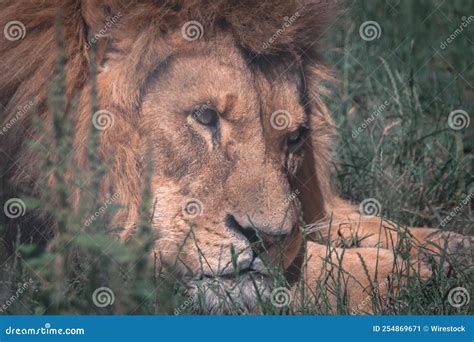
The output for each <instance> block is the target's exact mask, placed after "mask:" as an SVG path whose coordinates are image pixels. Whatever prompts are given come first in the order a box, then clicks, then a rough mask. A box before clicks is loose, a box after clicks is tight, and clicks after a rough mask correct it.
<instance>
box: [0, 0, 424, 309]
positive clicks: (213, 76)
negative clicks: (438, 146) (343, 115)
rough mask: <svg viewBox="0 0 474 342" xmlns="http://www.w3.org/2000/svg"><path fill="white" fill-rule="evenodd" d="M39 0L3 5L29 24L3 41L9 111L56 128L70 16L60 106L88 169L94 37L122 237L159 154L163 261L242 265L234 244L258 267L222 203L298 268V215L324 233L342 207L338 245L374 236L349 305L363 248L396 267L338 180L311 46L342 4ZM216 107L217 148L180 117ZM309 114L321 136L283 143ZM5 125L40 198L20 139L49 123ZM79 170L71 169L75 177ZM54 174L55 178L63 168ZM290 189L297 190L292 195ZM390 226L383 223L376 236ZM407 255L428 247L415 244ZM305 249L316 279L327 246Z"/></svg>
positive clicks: (156, 178) (268, 255) (205, 269)
mask: <svg viewBox="0 0 474 342" xmlns="http://www.w3.org/2000/svg"><path fill="white" fill-rule="evenodd" d="M39 3H40V4H38V6H34V5H32V2H31V1H30V0H4V1H2V10H1V16H0V26H1V27H3V26H4V25H5V24H6V23H7V22H8V21H11V20H19V21H21V22H22V23H24V24H25V26H26V37H25V39H23V40H20V41H14V42H10V41H2V44H1V45H0V58H1V59H2V63H0V75H1V76H0V80H1V82H0V103H1V104H2V105H3V106H4V107H5V108H6V110H5V114H4V116H2V121H4V122H6V121H7V120H8V119H9V117H10V115H11V113H13V112H14V111H15V108H16V107H17V106H19V105H21V104H23V103H27V102H28V101H30V100H34V102H35V103H36V105H37V108H38V110H39V115H40V117H41V118H42V119H43V120H44V123H45V124H46V127H47V129H48V130H49V131H51V125H52V115H51V113H50V112H49V111H48V106H47V101H46V99H47V89H48V84H49V83H50V81H51V77H52V75H53V74H54V65H55V61H56V58H57V55H58V49H57V44H56V40H55V36H56V29H55V20H56V18H61V23H62V25H61V27H62V34H63V36H64V47H65V54H66V58H67V62H66V71H67V78H66V83H67V84H66V108H65V111H66V113H67V114H66V115H67V119H69V120H71V122H73V124H74V127H75V136H74V140H75V151H74V157H75V160H76V162H77V165H78V166H79V170H81V169H85V168H86V165H87V161H86V160H87V159H86V156H85V137H87V136H88V132H89V129H90V127H91V120H92V114H93V113H92V112H91V103H92V102H91V101H92V100H91V98H90V94H91V92H92V83H91V76H90V72H89V70H90V62H91V61H90V59H91V55H90V50H89V49H88V48H87V47H88V46H89V45H93V49H94V51H95V52H96V61H97V63H98V65H99V66H100V69H99V73H98V75H97V89H98V95H99V96H98V97H99V105H98V108H97V109H102V110H108V111H110V112H111V113H113V115H114V122H115V123H114V126H113V127H112V128H110V129H106V130H104V131H102V132H101V140H100V157H101V158H102V159H103V160H104V161H105V160H107V159H108V158H107V157H108V156H114V158H113V160H112V161H111V162H110V164H109V172H108V174H107V175H106V177H105V184H104V185H103V189H102V190H103V193H104V197H107V196H110V194H111V193H118V194H119V199H118V202H120V203H122V204H124V205H126V209H124V210H121V211H120V212H119V213H118V214H117V215H116V216H115V218H114V220H115V222H116V223H117V225H121V226H124V227H125V228H126V230H125V232H124V233H123V234H121V237H122V238H123V239H124V240H125V241H126V240H128V239H132V238H133V234H134V227H135V225H136V224H137V221H138V217H139V206H140V198H141V191H142V188H143V186H144V184H143V175H144V172H145V165H146V164H147V161H148V160H147V159H148V158H151V159H152V164H153V166H154V168H153V175H152V179H151V190H152V194H153V199H154V201H155V202H156V209H155V211H154V212H153V213H152V214H153V226H154V228H155V229H156V230H157V231H159V233H160V239H158V240H157V241H156V244H155V249H156V251H157V252H158V253H159V254H160V256H161V258H160V260H162V262H163V263H164V264H166V265H168V266H173V267H176V268H177V269H178V270H179V272H180V273H181V274H182V275H185V274H189V273H190V274H191V275H196V274H199V273H203V274H206V275H210V274H212V275H216V276H219V275H223V274H231V273H232V272H234V271H235V270H234V266H233V264H232V263H231V258H232V255H231V246H232V248H234V250H235V251H236V253H237V254H238V260H237V261H238V263H240V267H242V268H246V267H249V266H250V262H251V261H252V258H253V254H252V250H251V248H250V247H251V246H250V243H249V241H248V240H247V239H245V238H244V237H243V236H242V235H239V234H238V233H236V232H235V230H232V229H230V228H229V225H228V222H227V221H226V220H225V218H226V217H227V215H232V217H233V218H234V219H235V220H236V222H237V223H238V224H240V226H242V227H243V228H245V229H250V228H249V227H250V226H255V227H256V228H257V230H258V231H259V232H260V233H261V234H262V236H263V238H262V239H263V240H264V241H265V242H266V244H267V247H268V248H267V249H268V250H267V251H266V252H265V253H262V256H261V257H262V259H266V260H271V261H273V262H276V263H280V264H281V265H283V267H284V268H286V269H288V270H290V269H292V267H293V268H294V267H295V262H296V259H297V257H298V255H300V253H301V251H302V248H303V247H302V246H303V243H302V241H303V238H302V235H303V233H302V232H301V231H300V230H298V228H297V227H298V226H300V222H299V217H300V213H304V219H305V221H306V223H314V222H317V223H318V225H319V226H320V227H321V225H322V226H323V228H324V229H322V232H323V233H324V234H323V235H325V237H326V238H327V237H329V233H330V230H329V229H328V227H329V224H328V222H329V219H330V218H332V219H333V220H334V223H335V225H334V226H335V229H334V230H332V231H331V234H332V238H333V240H335V242H336V243H337V242H338V241H339V242H341V241H340V240H341V239H342V240H343V239H344V236H346V237H350V236H351V235H353V234H354V231H355V230H357V231H358V232H360V231H362V233H363V234H368V235H370V236H371V237H370V238H369V239H367V240H365V241H366V242H365V243H366V246H365V248H360V249H353V250H347V252H346V256H345V259H344V266H345V268H346V269H347V271H348V272H350V273H352V278H351V279H353V280H351V281H349V283H348V291H349V292H350V294H351V298H353V299H354V301H353V302H355V303H357V302H361V301H363V299H364V296H366V292H364V291H366V289H367V287H368V283H367V280H364V279H366V276H365V274H364V270H363V267H362V263H361V258H360V257H359V255H360V256H361V257H362V258H363V259H364V260H366V261H367V264H368V267H369V271H370V272H371V273H372V274H373V273H375V265H376V259H377V256H378V257H379V258H380V260H381V261H380V265H381V266H380V269H379V270H378V272H379V276H380V277H381V279H385V278H387V277H388V276H389V274H390V273H391V271H392V266H393V264H394V262H395V263H396V262H397V261H396V260H394V256H393V253H392V252H391V251H390V250H389V249H383V250H378V249H377V248H370V247H375V246H377V245H378V244H379V243H380V240H379V231H380V224H381V222H379V221H380V220H379V219H376V218H364V217H360V216H359V215H358V214H356V213H355V210H354V208H353V207H352V206H351V205H350V204H348V203H346V202H344V201H342V200H340V199H339V198H338V197H337V196H335V195H334V194H333V192H332V190H331V186H330V163H331V159H332V150H331V147H332V138H333V135H334V125H333V122H332V119H331V117H330V115H329V113H328V110H327V108H326V106H325V105H324V102H323V100H322V98H321V96H322V95H323V94H324V92H325V89H324V87H323V86H322V84H323V83H324V82H326V81H328V80H331V76H330V73H329V72H328V71H327V70H326V69H325V68H324V67H323V66H322V64H321V62H320V60H319V58H318V57H317V54H315V53H314V52H312V51H313V50H314V49H313V48H314V43H315V41H316V40H317V37H318V35H319V33H320V32H321V29H322V28H323V27H324V23H325V21H324V19H325V18H327V16H328V13H329V12H330V10H331V7H333V6H332V5H331V3H333V2H332V1H304V2H298V1H287V0H282V1H223V0H219V1H206V0H199V1H198V0H195V1H117V0H106V1H94V0H83V1H79V0H76V1H73V0H67V1H51V0H49V1H48V0H45V1H43V2H39ZM119 14H120V15H119ZM295 14H298V15H297V16H296V20H295V21H294V22H293V23H292V24H291V25H289V26H288V27H285V30H284V32H283V33H282V34H280V35H279V36H278V37H277V38H276V39H275V40H274V42H272V43H271V44H267V45H264V44H263V43H264V42H265V41H267V40H268V39H269V38H270V37H272V36H273V35H274V34H275V33H276V32H277V31H278V30H279V29H281V28H282V25H283V23H284V22H285V20H286V19H285V17H290V16H293V15H295ZM117 15H119V19H118V20H117V22H116V23H114V25H112V26H111V27H110V28H108V29H107V31H106V35H105V36H102V37H100V38H99V39H98V41H97V42H95V43H94V44H91V43H90V39H91V37H93V36H94V34H95V33H97V32H99V31H100V30H101V29H102V28H103V27H104V25H105V22H106V21H107V18H110V17H113V16H117ZM190 20H195V21H198V22H200V23H202V25H203V37H202V38H201V39H198V40H195V41H192V42H190V41H188V40H186V39H183V34H182V31H181V29H182V27H183V25H184V24H185V23H186V22H188V21H190ZM302 52H304V53H302ZM75 96H76V97H77V98H78V100H79V106H78V107H79V109H78V111H76V112H74V111H72V110H71V104H72V101H73V98H74V97H75ZM206 103H210V106H212V107H213V108H214V109H215V110H216V111H218V112H219V113H220V114H221V118H220V136H219V143H218V144H216V143H215V142H214V141H213V137H212V136H211V134H210V133H209V131H208V129H207V128H206V127H203V126H202V125H200V124H198V123H197V122H196V121H195V120H194V119H193V118H192V117H190V116H189V115H188V116H187V115H186V114H185V113H187V112H188V111H190V110H193V108H196V106H199V105H203V104H206ZM277 110H286V111H288V112H289V113H291V119H292V123H291V125H290V126H289V127H287V128H286V129H284V130H275V129H274V128H272V127H271V125H270V120H271V114H272V113H274V112H275V111H277ZM301 125H308V126H309V127H311V128H312V133H311V136H310V139H308V140H306V142H305V143H304V146H302V148H301V149H300V150H299V151H298V152H297V153H296V152H295V153H287V149H286V145H285V144H286V139H287V137H288V136H289V134H291V133H293V132H295V131H296V130H297V129H298V127H299V126H301ZM8 134H9V137H10V138H9V139H8V140H6V139H2V140H1V149H2V151H3V152H4V153H5V154H6V155H7V156H9V158H11V159H12V160H15V165H14V166H13V167H11V165H10V164H9V165H6V166H5V168H4V170H2V171H5V172H6V171H8V173H7V176H8V180H7V183H8V193H9V194H16V193H18V192H19V191H20V190H21V189H25V188H27V189H33V190H32V192H33V193H36V194H39V195H41V187H43V186H44V183H37V180H38V177H39V175H38V169H37V167H36V165H37V163H38V161H37V160H36V158H35V154H34V153H32V152H30V151H29V150H27V149H25V148H24V146H23V142H24V140H25V137H29V136H32V137H33V138H34V139H38V140H39V141H41V142H43V143H44V144H45V145H46V146H48V139H49V138H50V135H48V134H46V135H44V134H40V133H39V132H36V131H35V130H34V129H33V128H32V125H31V116H25V117H22V118H21V123H20V124H18V125H15V126H14V127H12V128H11V130H10V131H9V132H8ZM150 150H151V154H147V151H150ZM285 164H286V168H285V167H283V165H285ZM74 176H75V175H74V171H73V170H71V172H70V178H71V179H73V178H74ZM49 182H50V184H51V185H53V184H54V177H53V175H49ZM71 191H73V194H74V196H73V197H72V202H73V204H74V205H77V201H78V198H79V197H80V189H77V188H73V187H72V186H71ZM295 191H297V197H298V199H297V200H292V201H288V200H287V199H288V197H290V196H291V195H292V194H293V193H295ZM191 199H192V200H196V199H197V200H198V204H199V205H201V204H202V208H201V209H202V212H201V213H200V215H197V216H196V217H189V215H186V212H185V211H183V206H184V205H185V204H186V203H187V201H188V200H191ZM280 208H283V209H280ZM282 222H283V223H282ZM347 222H349V229H347V224H346V223H347ZM324 225H327V226H328V227H324ZM356 227H357V229H356ZM384 229H385V228H384ZM430 232H431V231H430ZM345 234H347V235H345ZM276 235H280V236H282V235H284V236H283V238H282V239H283V244H284V246H285V248H284V252H283V253H281V252H278V251H277V248H276V245H277V243H276V241H277V240H279V239H280V238H279V237H275V236H276ZM389 235H390V233H385V230H384V231H383V234H382V235H381V236H382V239H384V238H385V237H387V236H389ZM395 235H396V234H395ZM395 235H390V237H391V239H389V238H385V240H383V241H382V243H381V246H382V248H391V246H392V245H391V240H392V239H396V236H395ZM413 235H415V236H416V237H419V239H420V240H421V242H420V243H421V244H423V243H424V242H425V240H426V238H427V236H426V235H427V234H425V231H423V232H422V231H420V230H418V231H413ZM337 252H338V253H342V250H337ZM412 252H413V253H414V254H416V253H417V252H416V249H413V251H412ZM308 253H309V255H310V257H311V258H310V260H311V262H310V264H309V265H308V272H307V274H306V282H307V283H308V285H309V286H310V287H313V286H314V282H315V280H316V279H317V278H318V276H319V275H320V271H321V267H320V266H321V256H323V255H325V253H326V251H325V246H322V245H318V244H316V243H313V242H311V243H310V244H309V247H308ZM296 269H297V270H299V268H298V267H296ZM295 274H296V275H297V276H298V272H295ZM354 279H355V280H354ZM244 295H245V296H247V295H248V293H245V294H243V296H244Z"/></svg>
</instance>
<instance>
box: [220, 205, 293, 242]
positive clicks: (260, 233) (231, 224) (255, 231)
mask: <svg viewBox="0 0 474 342" xmlns="http://www.w3.org/2000/svg"><path fill="white" fill-rule="evenodd" d="M225 223H226V226H227V227H228V228H229V229H230V230H232V231H233V232H235V233H238V234H240V235H243V236H244V237H245V238H246V239H247V240H248V241H249V242H250V244H251V245H252V246H253V247H263V248H264V249H268V248H270V247H272V246H274V245H281V244H282V243H283V242H284V241H286V239H287V238H288V236H289V234H290V233H291V231H290V232H289V231H288V230H287V229H283V230H282V229H275V230H274V231H275V233H269V232H268V231H269V229H268V227H264V228H262V229H259V227H258V226H254V225H247V226H245V225H243V224H241V223H240V222H239V221H237V219H236V218H235V217H234V216H233V215H231V214H227V215H226V216H225Z"/></svg>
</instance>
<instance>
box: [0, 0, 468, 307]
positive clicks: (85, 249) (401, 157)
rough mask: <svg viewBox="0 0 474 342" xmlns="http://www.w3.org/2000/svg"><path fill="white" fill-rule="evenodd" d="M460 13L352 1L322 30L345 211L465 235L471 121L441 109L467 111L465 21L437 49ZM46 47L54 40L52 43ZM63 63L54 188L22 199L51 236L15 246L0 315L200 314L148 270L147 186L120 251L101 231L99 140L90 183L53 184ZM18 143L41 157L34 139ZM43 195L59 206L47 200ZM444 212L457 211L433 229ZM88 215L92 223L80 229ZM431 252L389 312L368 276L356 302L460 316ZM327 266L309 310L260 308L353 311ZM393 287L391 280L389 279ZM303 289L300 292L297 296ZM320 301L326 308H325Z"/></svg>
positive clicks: (449, 282)
mask: <svg viewBox="0 0 474 342" xmlns="http://www.w3.org/2000/svg"><path fill="white" fill-rule="evenodd" d="M473 9H474V4H473V3H472V1H470V0H453V1H449V2H440V3H439V4H438V3H437V2H436V1H428V0H423V1H408V0H386V1H384V2H373V1H357V2H354V3H352V4H349V5H348V6H347V10H346V11H343V12H341V13H340V15H339V16H338V17H337V18H335V19H334V21H333V22H331V24H330V25H329V26H328V28H327V31H326V34H325V36H324V37H323V42H322V46H325V47H328V48H327V49H326V50H325V53H324V55H325V58H326V60H327V61H328V64H329V65H330V66H332V67H333V68H334V70H335V74H336V76H337V78H338V79H339V80H340V82H338V83H337V84H336V85H332V87H333V88H334V91H333V94H332V95H331V97H330V98H328V99H327V102H328V104H329V106H330V108H331V111H332V112H333V114H334V117H335V119H336V122H337V125H338V130H339V133H340V138H339V140H340V141H339V145H338V148H337V160H336V162H335V171H336V172H335V174H334V184H335V186H336V187H337V188H338V189H339V190H340V192H341V193H342V194H343V196H344V197H346V198H348V199H351V200H353V201H354V202H361V201H363V200H366V199H375V200H377V202H378V203H379V204H380V206H379V209H380V214H382V215H383V216H385V217H388V218H390V219H393V220H396V221H399V222H401V223H403V224H406V225H410V226H432V227H442V228H444V229H447V230H451V231H455V232H459V233H463V234H466V235H472V234H473V233H474V220H473V212H472V202H471V201H470V200H469V201H468V202H467V203H465V202H466V198H469V195H470V194H472V192H473V191H474V183H473V175H474V158H473V156H474V139H472V137H473V129H474V125H472V124H471V125H470V126H467V127H465V128H463V129H460V130H456V129H452V128H451V127H450V125H449V124H448V118H449V115H450V113H451V112H453V111H455V110H460V109H461V110H464V111H465V112H466V113H472V112H473V109H474V93H473V86H472V85H473V84H474V83H473V80H474V69H473V58H472V57H473V52H474V50H473V46H474V45H473V43H472V42H473V41H474V36H473V28H474V22H473V23H472V24H470V26H469V25H468V27H464V28H463V31H462V32H461V34H458V35H456V37H455V39H454V40H453V41H452V42H451V43H446V39H447V38H448V37H450V36H451V35H452V34H453V32H455V31H456V29H458V28H459V27H460V25H461V24H462V22H463V19H462V17H463V16H464V17H465V18H464V21H466V20H468V19H469V16H470V15H471V14H472V13H473V12H474V11H473ZM366 21H375V22H377V23H378V25H379V26H380V37H378V38H375V39H373V40H371V38H370V39H363V37H362V35H361V33H360V27H361V25H362V24H363V23H365V22H366ZM375 27H376V26H375ZM376 28H377V27H376ZM376 36H378V33H376ZM366 38H367V37H366ZM57 40H58V44H61V35H60V34H58V37H57ZM442 44H445V45H446V47H444V48H443V47H442ZM323 50H324V49H323ZM63 63H64V60H63V56H59V58H58V69H57V77H56V79H55V81H54V82H53V84H52V86H51V95H50V106H51V108H52V110H53V112H54V115H55V116H54V117H55V125H54V144H53V146H50V147H48V148H50V149H51V150H52V151H54V153H52V154H51V155H49V156H45V158H44V163H43V165H41V168H42V170H43V171H44V172H47V171H49V170H53V171H54V177H55V181H56V185H55V188H54V189H49V190H48V191H45V196H46V198H50V199H51V201H47V200H46V201H44V200H43V201H39V200H38V199H34V198H28V199H24V200H25V203H26V206H27V208H28V210H34V208H37V207H39V206H41V208H42V210H46V211H47V212H48V213H49V214H50V215H51V217H52V219H54V221H55V222H57V224H58V227H57V229H58V231H59V232H60V233H61V234H59V235H58V236H57V237H55V238H54V239H53V240H52V242H51V245H50V246H49V247H48V248H47V249H45V248H43V247H41V246H38V245H35V244H31V243H17V244H16V245H15V253H14V254H13V255H12V256H11V257H10V258H9V259H8V263H7V264H4V265H3V266H2V268H3V269H1V270H0V273H3V275H0V281H1V282H2V286H0V290H1V291H3V294H2V295H0V313H3V314H190V313H206V310H205V308H203V307H202V306H201V305H200V303H201V299H202V298H200V296H199V295H197V296H196V297H189V296H188V295H187V294H186V293H185V292H184V291H183V289H184V286H183V285H182V284H180V282H178V281H177V280H176V279H175V278H174V276H173V273H172V272H168V271H169V270H160V269H157V267H155V266H156V263H157V261H156V260H154V258H153V257H146V256H147V255H150V247H151V246H150V243H149V241H151V239H152V237H151V229H150V223H149V220H148V215H147V214H146V213H147V211H148V210H149V208H150V203H149V202H150V200H149V197H150V194H148V192H147V189H148V188H149V187H147V186H145V187H144V189H143V208H142V209H143V219H142V222H141V223H140V227H139V230H138V234H137V235H136V236H135V238H134V239H133V241H132V242H131V243H130V244H127V245H124V244H122V243H120V242H118V241H116V239H115V238H113V237H112V236H111V235H110V231H112V230H114V229H119V228H120V227H113V225H112V223H111V217H112V214H113V213H114V211H115V210H117V209H118V208H119V207H120V205H123V204H121V203H114V201H113V200H111V201H110V202H107V204H105V203H103V202H101V201H100V200H99V194H98V189H100V180H101V177H102V176H103V174H104V166H103V165H101V163H100V161H99V160H98V158H97V154H96V153H95V151H96V149H97V143H98V139H99V135H98V134H99V132H98V131H97V130H96V129H94V127H92V126H91V130H90V135H89V143H88V156H89V165H90V170H89V171H90V174H92V177H90V178H88V177H85V176H84V177H83V178H81V179H74V180H71V179H68V178H67V177H66V174H65V173H66V170H67V169H68V168H70V167H74V162H73V160H72V156H71V154H70V153H69V151H70V150H71V149H72V147H71V146H72V144H73V142H72V139H71V137H72V134H71V130H72V127H71V125H70V123H68V122H67V120H64V118H63V115H64V103H63V94H64V74H63V73H62V72H61V70H62V65H63ZM97 109H98V108H95V107H93V108H91V111H92V112H95V111H96V110H97ZM37 121H38V122H37V125H38V128H39V129H41V122H40V121H39V120H37ZM471 121H472V120H471ZM31 148H32V149H37V150H38V154H40V153H42V149H41V148H40V147H38V146H36V145H35V144H33V143H32V144H31ZM152 167H153V165H150V166H149V170H152ZM84 174H87V172H85V173H84ZM71 185H74V186H77V187H80V188H81V189H88V191H87V196H83V198H81V200H80V205H79V208H78V209H73V208H72V206H71V204H70V201H69V198H70V194H69V193H68V192H67V190H66V189H70V188H71ZM53 198H54V199H56V201H55V203H60V205H59V206H58V205H54V206H52V205H51V204H50V203H53V201H52V199H53ZM58 199H59V201H58ZM104 206H105V208H106V209H105V210H102V209H101V208H103V207H104ZM456 208H459V209H456ZM453 211H455V212H456V215H454V216H453V217H452V218H451V219H449V220H446V217H448V216H450V213H451V212H453ZM96 213H98V214H96ZM92 216H94V217H95V218H94V219H90V220H89V221H87V222H88V224H87V225H86V224H84V222H85V220H86V218H90V217H92ZM20 240H21V236H18V241H20ZM398 247H400V248H398V249H396V251H397V253H399V254H400V256H401V257H402V258H403V257H404V254H403V248H402V246H398ZM439 247H440V248H439V252H438V255H437V256H436V257H433V258H431V259H430V262H431V263H432V267H433V271H434V272H433V275H432V276H431V278H430V279H428V280H425V281H421V280H420V278H419V275H418V274H417V271H416V269H411V271H410V273H409V275H408V278H407V279H406V280H405V285H404V287H403V288H402V289H401V290H399V291H394V292H393V293H391V298H390V304H389V305H388V307H386V306H385V305H382V304H383V303H382V300H384V299H382V298H380V297H379V295H378V289H379V288H380V286H382V284H379V283H377V282H376V281H375V279H373V288H372V291H371V293H370V294H369V295H368V303H370V304H369V306H370V307H371V308H372V309H373V310H374V312H375V313H378V314H467V313H472V312H473V308H474V306H473V304H472V303H471V304H469V305H465V306H463V307H461V308H455V307H453V306H451V305H449V304H448V303H447V295H448V293H449V291H450V290H451V289H452V288H454V287H457V286H462V287H464V288H466V289H467V290H468V291H469V292H470V293H472V284H474V274H473V272H472V269H470V268H469V267H467V266H469V265H465V264H462V263H459V262H458V260H451V259H450V258H448V257H447V256H446V255H445V251H444V247H443V246H439ZM405 259H406V258H405ZM446 265H449V266H446ZM333 266H334V269H335V272H334V274H333V275H332V277H330V278H331V279H321V282H320V283H318V284H317V290H318V303H317V304H314V303H313V304H309V303H306V302H305V301H304V300H301V305H299V308H298V309H289V308H287V307H282V308H279V307H275V306H274V305H271V304H270V303H266V302H264V301H262V303H261V307H262V312H263V313H265V314H292V313H304V314H354V312H350V311H349V309H348V308H347V305H346V304H347V301H348V300H350V298H348V297H347V294H346V293H345V292H344V291H343V290H342V288H343V286H342V285H343V283H344V281H345V279H346V277H347V276H346V275H345V274H344V273H343V272H342V271H341V270H339V268H338V265H333ZM405 266H406V267H408V262H407V264H406V265H405ZM408 268H409V267H408ZM274 272H275V277H274V278H275V279H276V281H278V283H277V285H278V286H281V285H285V284H284V280H282V279H283V277H282V275H281V271H279V270H275V271H274ZM393 281H394V282H395V283H396V282H400V281H401V272H400V273H399V274H396V275H395V277H394V280H393ZM103 287H107V288H108V289H102V288H103ZM6 289H8V290H9V291H10V294H6V293H5V291H7V290H6ZM19 289H21V291H19ZM306 291H307V289H305V288H304V284H300V285H299V292H300V293H301V294H304V293H305V292H306ZM20 292H21V293H20ZM333 294H334V295H335V296H336V297H337V306H336V307H332V306H330V305H329V299H328V298H329V297H330V296H331V295H333ZM12 295H13V297H12ZM302 297H304V296H302ZM4 303H5V305H3V304H4ZM7 304H8V305H7ZM2 305H3V307H2ZM242 311H243V312H245V309H244V308H237V307H236V308H235V311H232V310H231V311H230V312H228V313H231V314H232V313H234V314H239V313H241V312H242ZM362 311H363V310H362Z"/></svg>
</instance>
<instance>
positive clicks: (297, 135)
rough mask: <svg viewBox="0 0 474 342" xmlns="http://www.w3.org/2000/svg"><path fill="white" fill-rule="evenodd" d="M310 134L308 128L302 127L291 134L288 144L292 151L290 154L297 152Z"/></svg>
mask: <svg viewBox="0 0 474 342" xmlns="http://www.w3.org/2000/svg"><path fill="white" fill-rule="evenodd" d="M308 134H309V129H308V128H306V127H300V128H299V129H298V130H297V131H295V132H293V133H292V134H290V136H289V137H288V139H287V144H288V148H289V149H290V152H294V151H296V149H298V147H300V146H301V145H302V143H303V142H304V140H305V138H306V137H307V136H308Z"/></svg>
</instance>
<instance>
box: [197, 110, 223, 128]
mask: <svg viewBox="0 0 474 342" xmlns="http://www.w3.org/2000/svg"><path fill="white" fill-rule="evenodd" d="M192 115H193V119H194V120H196V121H197V122H199V123H200V124H201V125H204V126H208V127H211V128H214V127H216V126H217V121H218V120H219V114H217V112H216V111H215V110H214V109H212V108H199V109H197V110H195V111H194V112H193V114H192Z"/></svg>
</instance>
